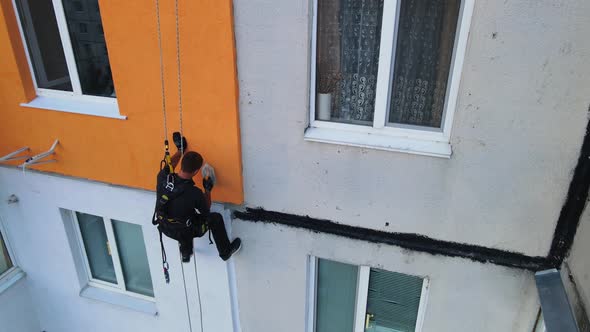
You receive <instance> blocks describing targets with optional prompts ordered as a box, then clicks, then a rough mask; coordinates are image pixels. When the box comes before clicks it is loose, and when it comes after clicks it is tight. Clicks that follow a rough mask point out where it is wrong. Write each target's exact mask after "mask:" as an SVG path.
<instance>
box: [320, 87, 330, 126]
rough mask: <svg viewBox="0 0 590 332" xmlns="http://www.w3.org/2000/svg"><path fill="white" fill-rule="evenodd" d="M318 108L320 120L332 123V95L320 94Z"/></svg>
mask: <svg viewBox="0 0 590 332" xmlns="http://www.w3.org/2000/svg"><path fill="white" fill-rule="evenodd" d="M316 108H317V119H318V120H324V121H330V114H331V113H332V94H331V93H318V99H317V104H316Z"/></svg>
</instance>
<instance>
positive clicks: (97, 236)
mask: <svg viewBox="0 0 590 332" xmlns="http://www.w3.org/2000/svg"><path fill="white" fill-rule="evenodd" d="M76 215H77V216H78V222H79V224H80V233H82V240H83V242H84V249H85V250H86V257H88V264H89V265H90V271H91V272H92V277H93V278H94V279H98V280H102V281H106V282H110V283H113V284H116V283H117V277H116V276H115V268H114V267H113V259H112V258H111V254H110V248H109V244H108V238H107V232H106V230H105V228H104V220H103V219H102V217H97V216H93V215H91V214H86V213H80V212H76Z"/></svg>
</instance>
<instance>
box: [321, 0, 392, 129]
mask: <svg viewBox="0 0 590 332" xmlns="http://www.w3.org/2000/svg"><path fill="white" fill-rule="evenodd" d="M318 7H319V10H318V29H319V31H318V32H319V33H318V48H317V52H318V61H317V63H318V75H317V76H318V79H319V80H320V83H323V82H327V84H326V89H319V91H318V92H320V93H322V92H323V93H326V92H329V93H332V98H333V100H332V102H333V103H332V120H335V121H342V122H368V123H370V122H372V121H373V113H374V110H375V89H376V84H377V67H378V65H379V43H380V39H381V20H382V16H383V0H331V1H327V0H320V1H318ZM330 83H332V85H333V89H329V87H328V85H330ZM330 90H332V91H330Z"/></svg>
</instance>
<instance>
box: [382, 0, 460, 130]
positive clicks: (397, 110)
mask: <svg viewBox="0 0 590 332" xmlns="http://www.w3.org/2000/svg"><path fill="white" fill-rule="evenodd" d="M460 6H461V1H460V0H401V8H400V18H399V30H398V37H397V47H396V52H395V66H394V72H393V76H394V77H393V90H392V93H391V104H390V113H389V122H392V123H400V124H408V125H417V126H426V127H435V128H440V127H441V125H442V116H443V109H444V105H445V96H446V92H447V81H448V78H449V70H450V68H451V57H452V55H453V46H454V43H455V31H456V30H457V20H458V17H459V8H460Z"/></svg>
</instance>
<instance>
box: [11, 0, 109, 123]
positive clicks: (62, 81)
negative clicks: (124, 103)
mask: <svg viewBox="0 0 590 332" xmlns="http://www.w3.org/2000/svg"><path fill="white" fill-rule="evenodd" d="M15 4H16V9H17V12H18V16H19V19H20V20H19V21H20V27H21V32H22V34H23V42H24V43H25V46H26V50H27V54H28V61H29V65H30V67H31V72H32V74H33V77H34V80H33V81H34V83H35V88H36V91H37V95H38V97H37V98H36V99H35V100H33V101H31V102H30V103H28V104H24V106H31V107H37V108H48V109H56V110H62V111H68V112H76V113H85V114H94V115H103V116H111V117H120V116H119V115H118V109H117V106H116V105H117V103H116V99H115V96H116V95H115V87H114V83H113V77H112V74H111V67H110V64H109V57H108V54H107V52H106V42H105V38H104V35H103V34H102V28H100V29H99V28H93V29H89V27H97V26H101V24H102V22H101V17H100V11H99V9H98V0H85V1H84V3H83V2H81V1H74V0H35V1H32V0H15ZM92 50H101V51H100V52H98V51H94V52H93V51H92ZM102 50H105V51H104V52H102ZM51 103H52V104H53V106H52V105H51ZM81 103H85V104H81ZM89 103H91V104H97V105H96V106H94V107H88V104H89Z"/></svg>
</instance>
